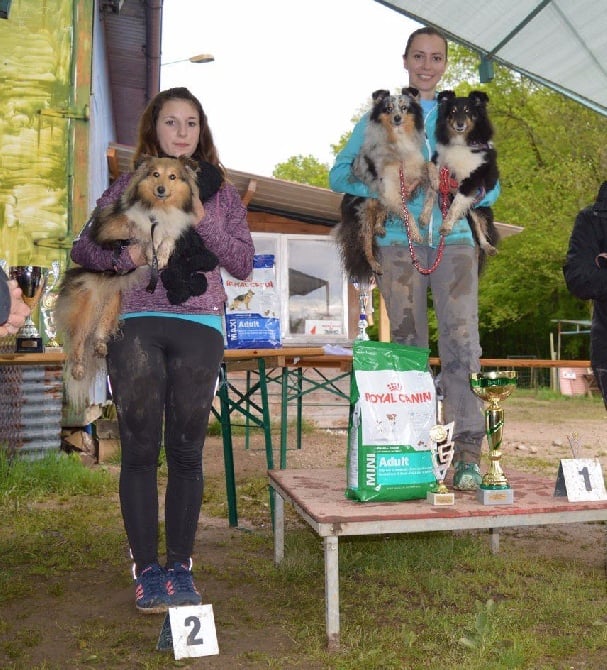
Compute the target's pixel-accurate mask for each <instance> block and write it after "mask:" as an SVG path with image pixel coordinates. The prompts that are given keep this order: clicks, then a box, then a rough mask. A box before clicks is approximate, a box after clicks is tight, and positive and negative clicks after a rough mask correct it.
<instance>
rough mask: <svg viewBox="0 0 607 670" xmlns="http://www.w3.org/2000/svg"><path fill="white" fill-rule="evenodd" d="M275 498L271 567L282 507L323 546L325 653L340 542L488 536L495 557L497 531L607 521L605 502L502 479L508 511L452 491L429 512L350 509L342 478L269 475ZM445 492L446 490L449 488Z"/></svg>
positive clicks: (335, 607) (334, 612)
mask: <svg viewBox="0 0 607 670" xmlns="http://www.w3.org/2000/svg"><path fill="white" fill-rule="evenodd" d="M268 474H269V478H270V486H271V487H272V489H273V491H274V492H275V524H274V559H275V562H276V564H279V563H280V561H281V560H282V559H283V557H284V533H285V522H284V502H285V501H287V502H290V503H291V504H292V505H293V507H294V508H295V510H296V511H297V513H298V514H299V516H300V517H301V518H302V519H304V520H305V521H306V522H307V523H308V524H309V525H310V526H311V527H312V529H313V530H314V531H315V532H316V533H318V535H319V536H320V537H322V538H323V544H324V563H325V615H326V630H327V644H328V647H329V649H336V648H338V647H339V551H338V541H339V537H340V536H346V535H382V534H390V535H394V534H396V533H422V532H429V531H449V530H464V529H477V528H487V529H489V530H490V531H491V550H492V552H493V553H495V552H497V551H498V549H499V529H500V528H506V527H509V526H540V525H547V524H558V523H576V522H589V521H607V501H605V500H603V501H592V502H569V500H568V499H567V497H555V496H554V489H555V484H556V473H555V478H554V480H550V479H548V478H546V477H539V476H537V475H532V474H527V473H523V472H512V471H508V473H507V474H508V480H509V482H510V485H511V487H512V488H513V489H514V503H513V504H512V505H495V506H485V505H482V504H480V503H479V502H477V500H476V495H475V493H472V492H470V493H468V492H460V491H455V505H454V506H452V507H434V506H432V505H430V504H429V503H428V502H426V500H425V499H424V500H409V501H406V502H399V503H389V502H379V503H373V502H356V501H351V500H346V498H345V489H346V485H347V483H346V470H345V468H343V469H331V470H322V469H293V470H270V471H269V473H268ZM447 485H448V486H449V487H450V482H449V481H448V482H447Z"/></svg>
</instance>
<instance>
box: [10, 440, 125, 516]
mask: <svg viewBox="0 0 607 670" xmlns="http://www.w3.org/2000/svg"><path fill="white" fill-rule="evenodd" d="M114 486H115V477H113V476H112V475H111V474H109V473H108V472H107V470H105V469H103V468H100V469H95V470H91V469H89V468H86V467H84V466H83V465H82V462H81V461H80V459H79V458H78V456H77V455H75V454H71V455H68V454H65V453H63V452H49V453H48V454H45V455H44V457H43V458H41V459H39V460H34V461H28V460H25V459H21V458H19V457H16V458H10V457H9V456H8V454H7V452H6V450H4V449H0V506H4V505H9V506H15V505H18V504H19V503H20V502H21V501H23V500H28V501H32V500H37V499H39V498H42V497H45V496H48V495H53V494H55V495H59V496H63V497H69V496H75V495H82V494H85V495H100V494H104V493H109V492H110V491H111V490H112V489H113V488H114Z"/></svg>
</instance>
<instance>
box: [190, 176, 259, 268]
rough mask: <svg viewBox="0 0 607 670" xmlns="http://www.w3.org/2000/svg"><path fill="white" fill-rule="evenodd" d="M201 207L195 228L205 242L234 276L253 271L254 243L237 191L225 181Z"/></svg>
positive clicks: (245, 211)
mask: <svg viewBox="0 0 607 670" xmlns="http://www.w3.org/2000/svg"><path fill="white" fill-rule="evenodd" d="M213 200H215V202H213ZM204 210H205V217H204V218H203V219H202V220H201V221H200V223H199V224H198V226H197V228H196V230H197V231H198V233H199V234H200V236H201V237H202V239H203V241H204V243H205V246H206V247H207V249H209V251H212V252H213V253H214V254H215V255H216V256H217V258H218V260H219V265H221V266H222V267H223V268H225V269H226V270H227V271H228V272H229V273H230V274H231V275H232V276H233V277H235V278H236V279H246V278H247V277H248V276H249V275H250V274H251V272H252V271H253V256H254V255H255V246H254V244H253V238H252V237H251V231H250V230H249V224H248V223H247V210H246V209H245V207H244V205H243V204H242V200H241V199H240V196H239V195H238V191H237V190H236V188H235V187H234V186H233V185H232V184H229V183H226V184H225V185H224V186H223V187H222V188H221V189H220V190H219V192H218V193H217V194H216V195H215V196H213V198H212V199H211V200H209V201H208V202H207V203H205V206H204Z"/></svg>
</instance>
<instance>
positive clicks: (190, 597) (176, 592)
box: [166, 560, 202, 607]
mask: <svg viewBox="0 0 607 670" xmlns="http://www.w3.org/2000/svg"><path fill="white" fill-rule="evenodd" d="M191 565H192V562H191V560H190V565H188V564H187V563H179V562H177V563H173V567H172V568H169V569H168V570H167V579H166V590H167V593H168V596H169V606H170V607H180V606H181V605H200V603H201V602H202V597H201V596H200V593H199V592H198V589H197V588H196V586H195V585H194V579H193V577H192V571H191V569H190V568H191Z"/></svg>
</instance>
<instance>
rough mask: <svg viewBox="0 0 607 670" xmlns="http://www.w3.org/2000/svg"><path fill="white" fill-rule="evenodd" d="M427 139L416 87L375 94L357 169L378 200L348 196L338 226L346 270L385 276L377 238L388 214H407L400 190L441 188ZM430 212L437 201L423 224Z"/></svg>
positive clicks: (413, 226) (415, 236)
mask: <svg viewBox="0 0 607 670" xmlns="http://www.w3.org/2000/svg"><path fill="white" fill-rule="evenodd" d="M424 142H425V134H424V119H423V113H422V109H421V106H420V104H419V91H418V90H417V89H415V88H412V87H409V88H403V89H402V91H401V93H400V95H391V94H390V91H387V90H384V89H380V90H377V91H375V92H374V93H373V94H372V108H371V113H370V115H369V123H368V125H367V128H366V130H365V137H364V140H363V144H362V147H361V149H360V152H359V153H358V155H357V157H356V159H355V160H354V162H353V164H352V172H353V174H354V176H356V177H357V178H358V179H360V180H361V181H362V182H364V183H365V184H366V185H367V186H368V187H369V189H370V190H371V191H372V192H374V193H377V195H378V198H363V197H359V196H353V195H349V194H346V195H344V197H343V198H342V202H341V223H340V224H339V225H338V227H337V229H336V239H337V243H338V246H339V249H340V252H341V257H342V262H343V265H344V269H345V270H346V272H347V273H348V275H349V276H350V277H357V278H359V279H360V280H363V279H364V278H367V277H370V276H372V275H373V273H377V274H381V271H382V270H381V265H380V263H379V262H378V261H377V245H376V240H375V236H376V235H380V236H381V235H385V228H384V224H385V221H386V217H387V216H388V215H389V214H395V215H397V216H400V217H401V218H403V216H404V215H405V213H404V212H403V209H404V208H405V207H406V204H405V203H404V202H403V196H402V190H401V189H403V188H404V192H405V194H406V196H407V197H406V199H409V198H410V197H411V195H412V194H413V193H414V192H415V191H417V190H418V189H420V188H422V189H424V190H426V192H428V191H431V190H432V189H436V188H437V183H438V178H437V174H438V173H437V171H436V167H435V165H434V164H433V163H431V162H429V161H427V160H426V159H425V157H424V155H423V153H422V147H423V146H424ZM401 171H402V175H403V179H402V182H401ZM405 202H406V200H405ZM431 214H432V200H431V199H428V201H427V203H426V205H425V207H424V210H423V212H422V214H421V215H420V217H419V218H420V220H419V223H420V225H424V226H425V225H427V224H428V222H429V220H430V217H431ZM406 215H408V218H409V230H410V235H411V238H412V240H413V241H415V242H421V239H422V238H421V235H420V232H419V228H418V226H417V223H416V221H415V220H414V218H413V216H411V214H410V213H409V212H408V211H407V212H406Z"/></svg>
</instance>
